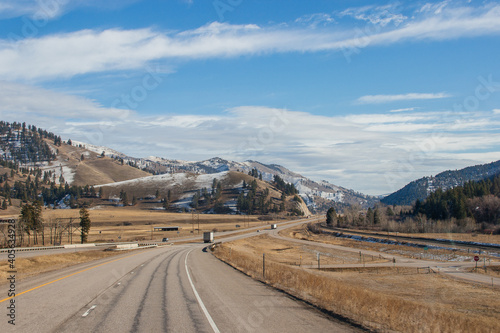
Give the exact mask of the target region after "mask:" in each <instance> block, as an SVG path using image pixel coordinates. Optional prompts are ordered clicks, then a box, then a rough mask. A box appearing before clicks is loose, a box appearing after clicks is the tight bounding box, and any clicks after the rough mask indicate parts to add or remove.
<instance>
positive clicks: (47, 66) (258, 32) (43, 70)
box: [0, 5, 500, 80]
mask: <svg viewBox="0 0 500 333" xmlns="http://www.w3.org/2000/svg"><path fill="white" fill-rule="evenodd" d="M499 16H500V5H487V6H484V7H478V8H469V7H460V8H449V6H446V7H444V8H443V9H442V10H441V11H439V13H438V14H435V13H434V12H433V13H432V14H427V13H426V14H421V15H419V16H418V17H416V18H412V20H408V21H405V23H404V24H400V25H399V26H397V27H396V26H394V25H386V26H385V27H384V28H383V29H380V30H377V31H376V32H374V33H372V34H368V33H367V34H366V35H364V36H363V42H362V43H361V42H360V37H359V30H356V29H339V28H338V27H334V28H329V27H323V28H321V29H319V28H318V29H313V28H311V27H306V28H304V27H303V26H295V27H290V26H283V25H276V26H267V27H262V26H257V25H255V24H248V25H232V24H228V23H218V22H213V23H210V24H207V25H205V26H202V27H200V28H197V29H193V30H187V31H181V32H161V31H156V30H153V29H150V28H145V29H137V30H120V29H107V30H100V31H98V30H82V31H77V32H71V33H65V34H57V35H49V36H43V37H40V38H31V39H30V38H28V39H23V40H0V64H1V66H0V76H1V77H2V78H4V79H6V80H46V79H54V78H68V77H72V76H75V75H79V74H88V73H96V72H104V71H117V70H128V69H137V68H140V67H144V66H145V65H146V64H147V63H148V62H151V61H160V60H167V59H183V60H186V59H203V58H214V57H237V56H241V55H263V54H264V55H265V54H274V53H287V52H321V51H329V50H331V51H341V50H345V49H346V48H347V49H348V48H352V47H355V48H363V47H370V46H374V45H388V44H394V43H400V42H404V41H407V40H412V41H416V40H445V39H454V38H460V37H471V36H485V35H491V34H499V33H500V20H498V17H499Z"/></svg>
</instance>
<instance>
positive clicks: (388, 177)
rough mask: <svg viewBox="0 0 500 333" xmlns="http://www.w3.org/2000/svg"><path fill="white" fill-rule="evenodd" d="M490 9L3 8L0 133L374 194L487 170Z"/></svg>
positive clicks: (193, 2) (234, 0) (497, 86)
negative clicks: (27, 131)
mask: <svg viewBox="0 0 500 333" xmlns="http://www.w3.org/2000/svg"><path fill="white" fill-rule="evenodd" d="M499 37H500V2H499V1H475V0H470V1H460V0H458V1H436V2H427V1H358V0H350V1H347V0H339V1H333V0H317V1H312V0H311V1H297V0H274V1H268V0H266V1H265V0H254V1H250V0H206V1H205V0H203V1H202V0H161V1H160V0H157V1H155V0H142V1H141V0H120V1H119V0H108V1H98V0H36V1H35V0H0V119H2V120H5V121H10V122H13V121H17V122H26V123H28V124H32V125H35V126H37V127H40V128H44V129H47V130H50V131H52V132H54V133H56V134H58V135H61V136H62V138H63V139H64V140H67V139H72V140H78V141H83V142H88V143H91V144H94V145H102V146H107V147H110V148H113V149H115V150H118V151H121V152H123V153H125V154H128V155H130V156H134V157H148V156H159V157H163V158H168V159H181V160H190V161H198V160H204V159H208V158H211V157H216V156H217V157H221V158H225V159H229V160H235V161H245V160H257V161H260V162H262V163H266V164H280V165H283V166H285V167H287V168H289V169H291V170H293V171H295V172H298V173H300V174H302V175H304V176H306V177H309V178H311V179H313V180H317V181H319V180H327V181H329V182H331V183H333V184H335V185H339V186H343V187H346V188H350V189H354V190H356V191H358V192H362V193H365V194H372V195H383V194H389V193H391V192H394V191H396V190H398V189H399V188H401V187H403V186H404V185H406V184H407V183H409V182H410V181H412V180H415V179H418V178H420V177H423V176H430V175H436V174H437V173H439V172H442V171H445V170H455V169H461V168H464V167H466V166H471V165H476V164H483V163H489V162H493V161H496V160H500V61H499V58H498V56H499V54H500V38H499Z"/></svg>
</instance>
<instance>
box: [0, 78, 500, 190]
mask: <svg viewBox="0 0 500 333" xmlns="http://www.w3.org/2000/svg"><path fill="white" fill-rule="evenodd" d="M0 88H1V89H0V91H5V94H2V95H0V105H3V106H2V107H1V109H0V112H2V119H4V120H7V121H9V120H10V121H27V122H32V123H33V124H34V125H36V126H38V127H41V128H47V129H49V130H51V131H53V132H55V133H58V134H60V135H62V136H63V138H71V139H74V140H80V141H84V142H88V143H91V144H96V145H106V146H109V147H111V148H113V149H116V150H119V151H123V152H125V153H127V154H130V155H132V156H138V157H141V156H142V157H146V156H150V155H156V156H161V157H165V158H174V159H185V160H202V159H205V158H210V157H214V156H220V157H223V158H228V159H234V160H239V161H243V160H247V159H254V160H258V161H261V162H264V163H278V164H282V165H284V166H286V167H288V168H290V169H292V170H294V171H297V172H301V173H303V174H304V175H305V176H309V177H312V178H314V179H317V180H320V179H327V180H329V181H331V182H332V183H334V184H337V185H341V186H345V187H348V188H354V189H355V190H358V191H361V192H365V193H370V194H381V193H389V192H391V191H394V190H397V189H398V188H400V187H402V186H404V185H405V184H407V183H408V182H410V181H412V180H414V179H416V178H419V177H422V176H424V175H429V174H435V173H437V172H440V171H444V170H446V169H450V168H451V169H455V168H459V167H462V166H466V165H473V164H477V163H483V162H484V159H488V158H490V157H491V156H497V155H498V154H497V155H495V152H498V151H500V136H499V135H498V134H495V133H498V132H499V131H498V129H500V115H497V114H494V113H492V112H473V113H467V112H465V113H455V112H451V111H449V112H425V113H424V112H405V113H386V114H366V115H356V116H319V115H314V114H310V113H307V112H301V111H291V110H286V109H279V108H270V107H266V106H241V107H236V108H231V109H229V110H227V112H225V113H223V114H221V115H193V114H191V115H167V116H165V115H164V116H149V117H144V116H140V115H139V114H132V113H127V111H126V110H114V109H111V110H110V109H106V108H103V107H102V106H100V105H98V104H96V103H95V102H93V101H90V100H87V99H83V98H81V97H78V96H64V95H63V94H58V93H53V94H52V95H49V96H45V95H47V91H44V90H41V89H39V88H32V89H28V88H23V87H22V86H21V87H10V88H9V86H8V85H6V84H3V85H2V86H1V87H0ZM16 88H17V89H16ZM9 89H10V90H9ZM14 90H22V91H23V93H22V94H18V95H19V96H18V97H15V98H12V99H9V96H11V95H12V93H13V91H14ZM30 96H31V97H30ZM37 100H38V101H39V102H38V103H37V102H36V101H37ZM51 100H53V101H51ZM78 105H80V106H78ZM12 110H21V111H18V112H15V111H12ZM122 112H123V114H122ZM477 151H479V152H484V154H481V153H474V154H472V153H471V152H477ZM471 154H472V155H471ZM466 158H467V160H464V159H466ZM325 170H326V171H325ZM398 170H399V171H398ZM401 170H404V172H403V171H401ZM388 179H389V180H388Z"/></svg>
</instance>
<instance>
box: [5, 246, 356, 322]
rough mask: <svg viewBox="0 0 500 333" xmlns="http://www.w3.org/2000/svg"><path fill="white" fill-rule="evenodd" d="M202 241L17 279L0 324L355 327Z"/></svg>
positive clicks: (6, 301) (129, 254) (138, 252)
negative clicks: (217, 254)
mask: <svg viewBox="0 0 500 333" xmlns="http://www.w3.org/2000/svg"><path fill="white" fill-rule="evenodd" d="M203 248H204V245H203V244H191V245H179V246H169V247H163V248H155V249H150V250H141V251H137V252H132V253H126V254H123V255H120V256H118V257H113V258H107V259H103V260H99V261H94V262H92V263H86V264H81V265H77V266H73V267H70V268H67V269H64V270H59V271H56V272H52V273H49V274H43V275H41V276H38V277H35V278H31V279H26V280H21V281H17V282H16V284H15V287H16V293H18V295H17V297H15V298H14V300H15V303H14V304H15V307H16V308H15V323H16V325H15V326H12V325H10V324H8V323H7V321H8V320H9V318H8V317H7V316H6V314H7V311H8V309H7V306H9V304H10V301H11V300H10V299H6V296H7V292H8V290H7V289H8V288H9V286H8V285H2V286H1V288H0V290H1V291H0V295H1V296H0V302H1V304H0V308H2V309H3V310H2V311H1V312H2V316H1V318H2V319H1V322H0V331H1V332H304V331H307V332H325V331H334V332H358V331H359V330H358V329H356V328H353V327H351V326H349V325H347V324H344V323H340V322H337V321H334V320H333V319H331V318H330V317H328V316H326V315H324V314H322V313H321V312H319V311H317V310H315V309H313V308H311V307H310V306H307V305H305V304H303V303H302V302H299V301H296V300H293V299H291V298H290V297H288V296H287V295H285V294H283V293H280V292H278V291H276V290H274V289H272V288H270V287H267V286H265V285H263V284H261V283H259V282H256V281H254V280H253V279H251V278H249V277H247V276H245V275H243V274H241V273H240V272H238V271H236V270H234V269H232V268H231V267H229V266H227V265H226V264H224V263H222V262H220V261H219V260H217V259H216V258H214V257H213V256H212V255H211V254H210V253H206V252H204V250H203Z"/></svg>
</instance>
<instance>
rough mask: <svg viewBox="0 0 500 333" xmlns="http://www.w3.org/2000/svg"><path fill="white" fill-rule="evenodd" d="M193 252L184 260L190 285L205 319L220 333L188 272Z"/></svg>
mask: <svg viewBox="0 0 500 333" xmlns="http://www.w3.org/2000/svg"><path fill="white" fill-rule="evenodd" d="M191 251H193V250H191ZM191 251H189V252H188V254H186V259H185V260H184V266H185V267H186V273H187V276H188V280H189V283H190V284H191V288H193V292H194V296H196V300H197V301H198V304H200V307H201V310H203V313H204V314H205V317H207V320H208V322H209V323H210V326H212V330H213V331H214V332H215V333H220V331H219V328H217V325H215V322H214V320H213V319H212V317H211V316H210V313H208V310H207V308H206V307H205V304H203V301H202V300H201V298H200V295H199V294H198V292H197V291H196V288H195V287H194V284H193V280H191V275H190V274H189V270H188V266H187V260H188V256H189V254H190V253H191Z"/></svg>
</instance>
